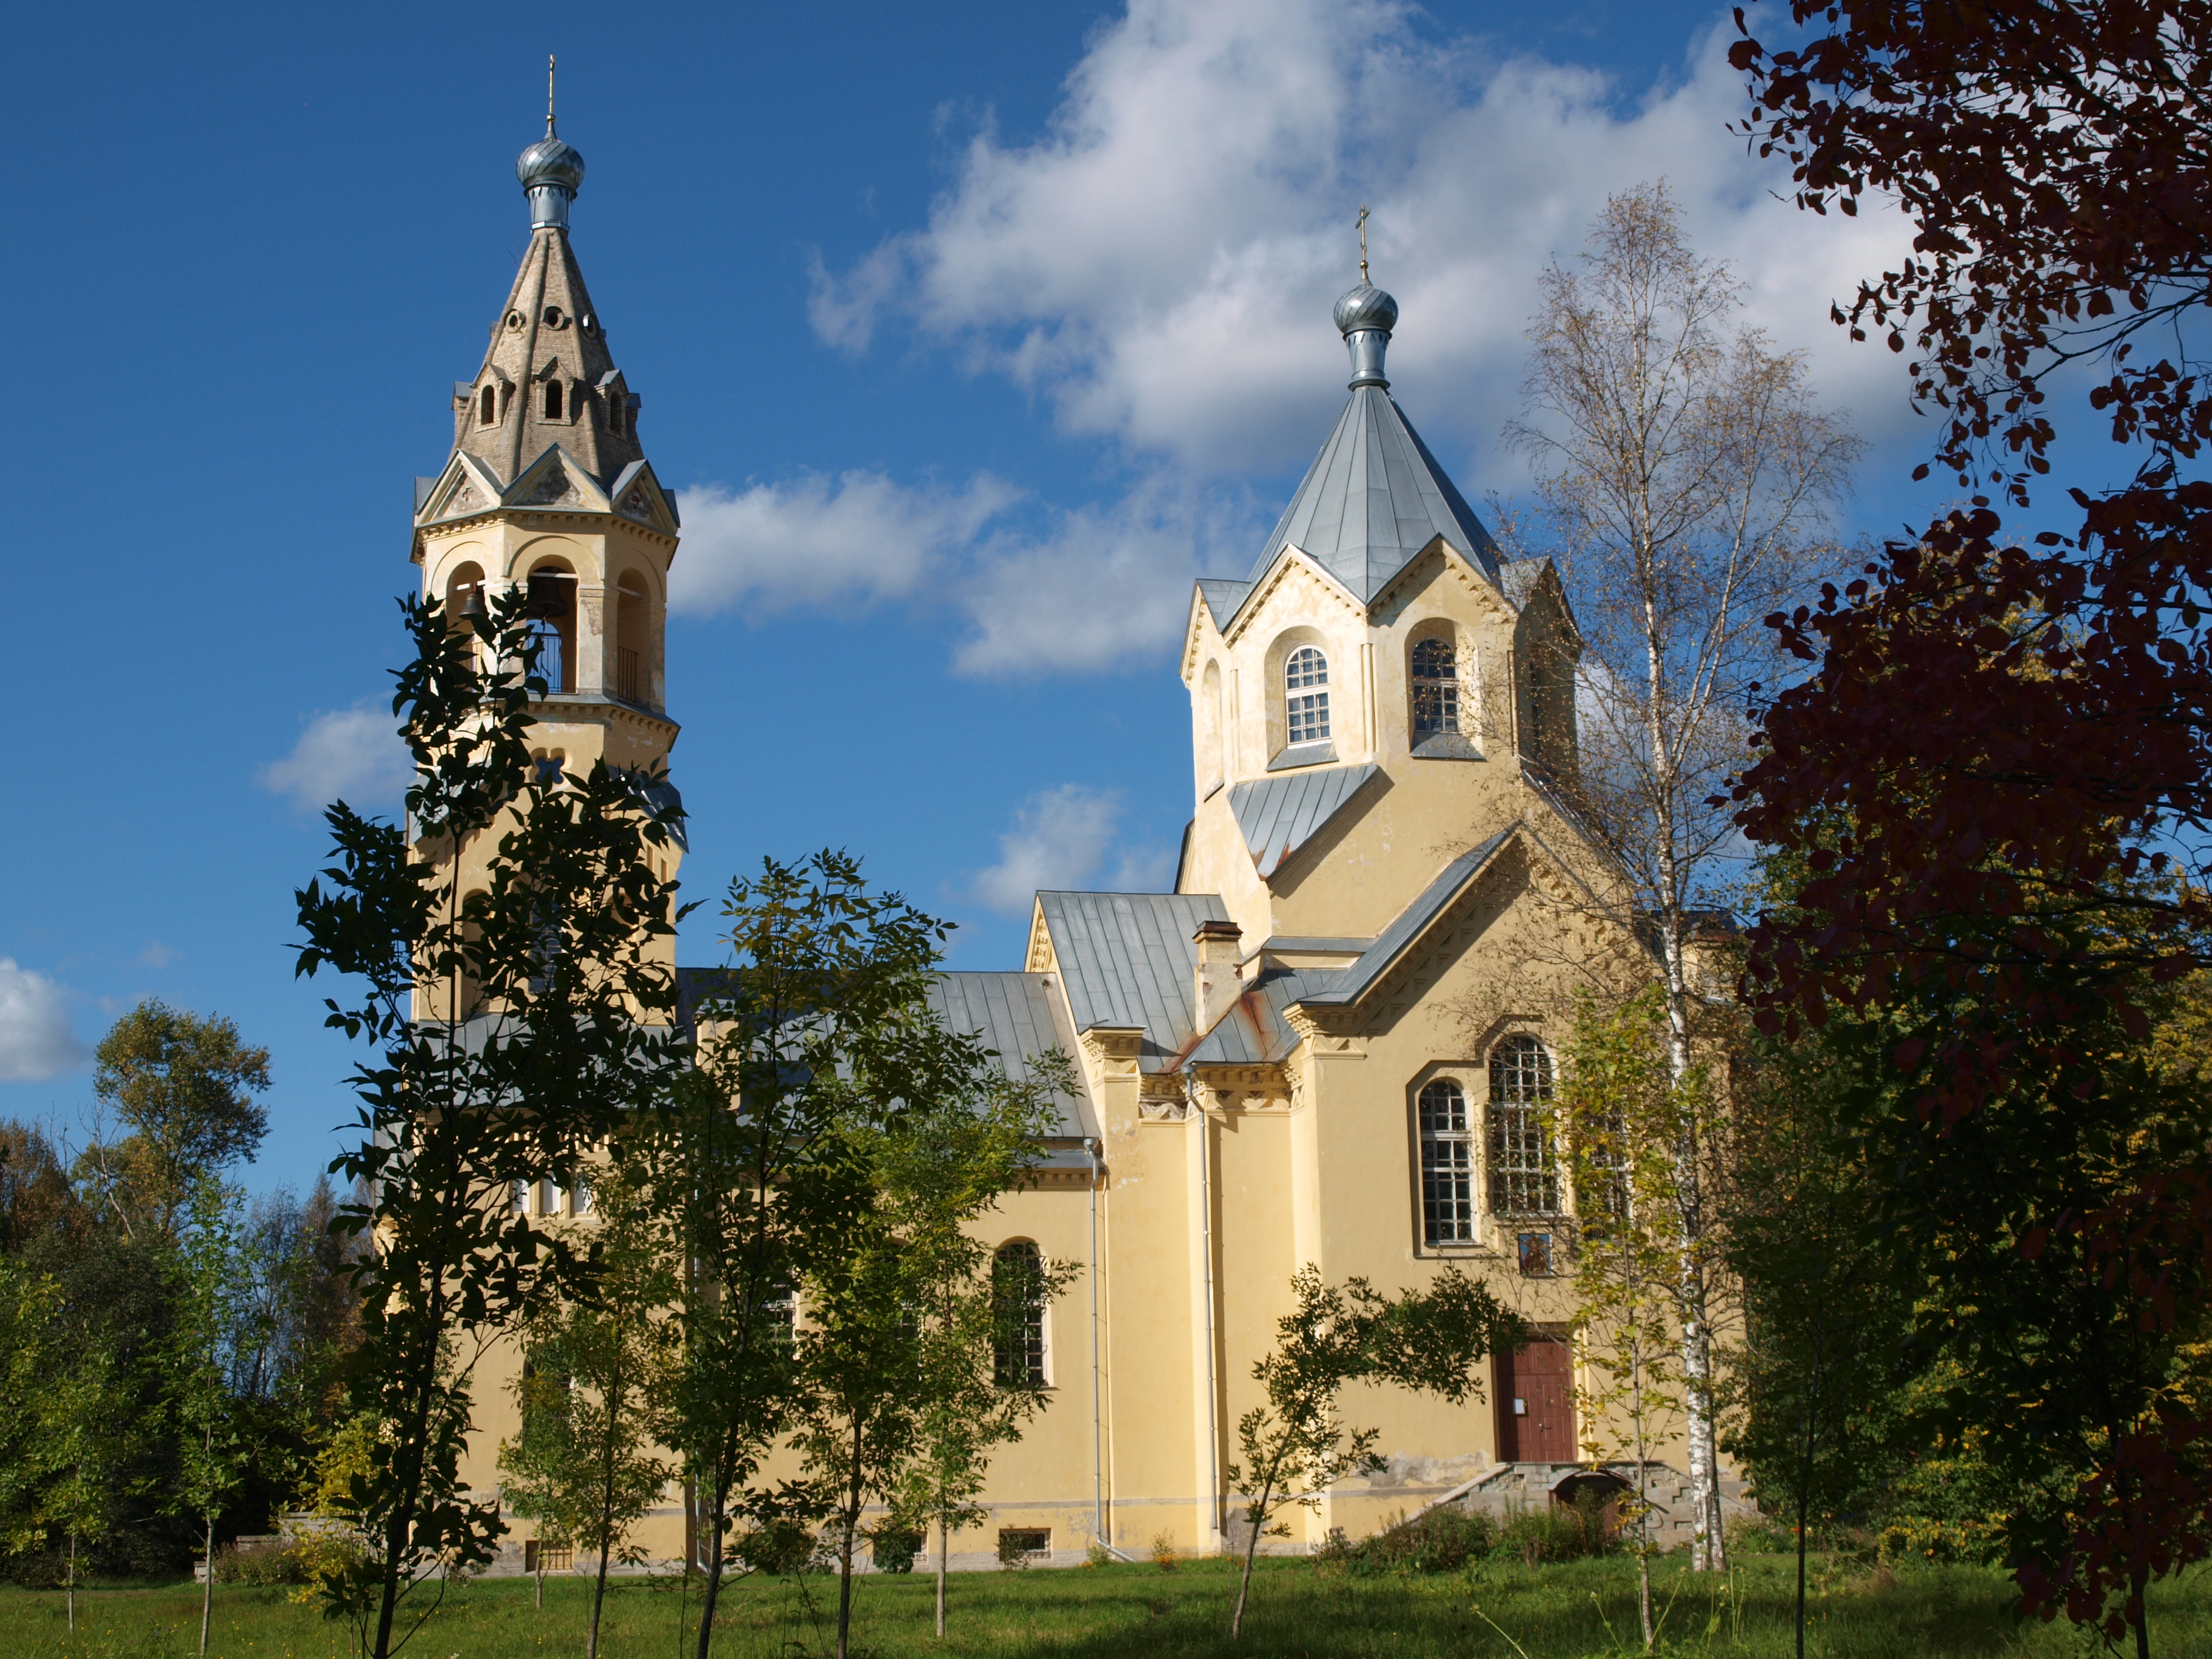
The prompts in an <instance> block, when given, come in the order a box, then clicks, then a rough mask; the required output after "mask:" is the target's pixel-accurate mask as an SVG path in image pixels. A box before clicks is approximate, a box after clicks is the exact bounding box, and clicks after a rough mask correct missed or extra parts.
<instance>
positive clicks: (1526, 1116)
mask: <svg viewBox="0 0 2212 1659" xmlns="http://www.w3.org/2000/svg"><path fill="white" fill-rule="evenodd" d="M1551 1111H1552V1056H1551V1055H1550V1054H1548V1053H1547V1052H1546V1050H1545V1048H1544V1045H1543V1044H1542V1043H1541V1042H1537V1041H1536V1039H1535V1038H1534V1037H1532V1036H1510V1037H1507V1038H1506V1039H1504V1041H1503V1042H1500V1043H1499V1044H1498V1046H1497V1047H1496V1048H1492V1050H1491V1051H1490V1212H1491V1214H1492V1215H1557V1214H1558V1213H1559V1160H1558V1158H1556V1157H1555V1156H1554V1155H1553V1150H1552V1128H1551V1124H1550V1121H1549V1119H1550V1116H1551Z"/></svg>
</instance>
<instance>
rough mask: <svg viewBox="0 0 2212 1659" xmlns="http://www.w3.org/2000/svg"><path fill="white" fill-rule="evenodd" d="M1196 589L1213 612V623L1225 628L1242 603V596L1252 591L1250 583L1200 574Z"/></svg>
mask: <svg viewBox="0 0 2212 1659" xmlns="http://www.w3.org/2000/svg"><path fill="white" fill-rule="evenodd" d="M1198 591H1199V593H1200V597H1202V598H1203V599H1205V600H1206V609H1207V610H1208V611H1212V613H1213V625H1214V626H1215V627H1216V628H1225V627H1227V626H1228V624H1229V619H1230V618H1231V617H1233V616H1235V615H1236V614H1237V606H1239V605H1243V603H1244V596H1245V595H1246V594H1247V593H1249V592H1251V591H1252V584H1251V583H1249V582H1240V581H1238V580H1235V579H1234V578H1233V577H1230V576H1200V578H1199V579H1198Z"/></svg>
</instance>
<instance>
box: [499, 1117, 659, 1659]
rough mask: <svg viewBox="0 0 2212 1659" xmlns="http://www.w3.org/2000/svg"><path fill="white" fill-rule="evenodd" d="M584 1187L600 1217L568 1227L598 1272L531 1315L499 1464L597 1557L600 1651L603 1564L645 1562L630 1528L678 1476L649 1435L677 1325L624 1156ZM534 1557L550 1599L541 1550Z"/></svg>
mask: <svg viewBox="0 0 2212 1659" xmlns="http://www.w3.org/2000/svg"><path fill="white" fill-rule="evenodd" d="M617 1144H618V1145H619V1143H617ZM580 1190H581V1189H580ZM588 1190H589V1191H590V1192H591V1194H592V1213H593V1214H594V1215H595V1216H596V1217H597V1220H596V1222H593V1223H585V1222H578V1223H576V1224H574V1226H573V1228H572V1231H574V1233H575V1234H577V1235H579V1236H584V1235H589V1236H590V1251H591V1262H592V1273H591V1274H590V1276H589V1278H588V1279H586V1281H585V1287H584V1288H583V1289H582V1290H580V1291H579V1292H578V1293H577V1294H576V1295H575V1296H574V1297H572V1298H570V1299H568V1300H564V1301H562V1302H561V1303H559V1304H555V1305H554V1306H553V1307H551V1308H550V1309H547V1310H544V1312H543V1313H542V1314H541V1315H540V1316H538V1318H536V1319H534V1320H532V1322H531V1325H530V1328H529V1333H528V1337H527V1342H528V1346H529V1350H530V1352H531V1353H532V1357H533V1363H532V1364H531V1365H530V1366H528V1367H526V1370H525V1371H524V1374H523V1376H521V1377H520V1378H519V1379H518V1380H517V1383H516V1385H515V1388H516V1395H517V1399H518V1401H519V1403H520V1406H521V1407H522V1434H521V1437H520V1439H518V1440H515V1441H513V1442H509V1443H507V1444H504V1445H502V1446H501V1448H500V1455H499V1463H500V1468H501V1473H502V1474H505V1475H506V1476H507V1480H505V1481H504V1482H503V1483H502V1485H503V1487H504V1489H505V1491H506V1492H507V1495H508V1500H509V1504H510V1506H511V1507H512V1508H513V1510H514V1512H515V1513H516V1514H517V1515H519V1516H522V1517H523V1518H525V1519H526V1520H537V1521H538V1522H542V1523H543V1524H542V1526H541V1528H540V1533H539V1536H540V1537H541V1539H549V1540H552V1541H558V1542H561V1543H564V1544H569V1545H574V1546H575V1547H580V1548H583V1549H588V1550H591V1551H592V1552H593V1553H595V1554H597V1555H598V1557H599V1571H598V1574H597V1576H596V1577H595V1578H594V1580H593V1583H592V1624H591V1632H590V1636H589V1638H588V1639H587V1641H586V1647H585V1651H586V1655H587V1656H588V1659H599V1621H600V1615H601V1613H602V1611H603V1610H604V1608H605V1602H606V1593H607V1568H608V1565H609V1564H610V1562H611V1561H622V1562H624V1563H635V1562H637V1561H641V1560H642V1559H644V1553H643V1551H642V1549H641V1547H639V1546H636V1545H635V1544H633V1543H631V1542H630V1541H629V1530H630V1528H632V1527H634V1526H635V1525H636V1524H637V1522H639V1521H641V1520H642V1519H643V1518H644V1517H645V1516H647V1514H648V1513H650V1512H651V1510H652V1509H653V1505H654V1504H657V1503H658V1502H659V1498H660V1494H661V1492H662V1490H663V1489H664V1488H665V1486H667V1484H668V1480H669V1477H670V1476H671V1474H673V1473H674V1471H673V1470H672V1469H671V1468H670V1466H669V1465H668V1464H667V1463H666V1462H665V1461H664V1460H663V1459H661V1458H660V1457H659V1456H657V1455H654V1451H653V1441H652V1430H653V1408H654V1401H656V1400H657V1399H658V1398H659V1396H660V1395H661V1394H662V1393H663V1391H664V1389H665V1377H666V1374H667V1372H668V1370H669V1368H670V1365H671V1361H672V1356H671V1352H670V1349H671V1335H672V1328H671V1326H670V1325H669V1324H668V1323H667V1322H665V1321H663V1320H661V1319H660V1318H659V1317H658V1316H657V1315H658V1312H659V1310H661V1309H663V1308H665V1306H666V1305H667V1304H668V1302H669V1300H670V1298H671V1293H672V1285H671V1283H670V1282H669V1281H670V1280H671V1278H672V1274H671V1273H670V1271H669V1269H668V1267H667V1264H666V1263H665V1261H664V1260H663V1259H662V1258H661V1257H660V1256H659V1254H658V1253H657V1252H656V1251H655V1249H654V1248H653V1233H652V1229H651V1227H650V1225H649V1224H648V1222H647V1218H646V1216H645V1214H644V1212H643V1197H642V1194H641V1193H640V1191H639V1189H638V1188H637V1187H636V1186H635V1184H634V1183H633V1182H631V1181H630V1180H629V1179H628V1178H627V1176H625V1175H624V1174H623V1171H622V1170H621V1166H620V1164H619V1163H617V1165H616V1166H615V1167H614V1168H613V1169H611V1170H605V1169H602V1170H595V1171H594V1173H593V1176H592V1184H591V1186H590V1188H588ZM538 1560H539V1564H540V1565H539V1570H538V1601H539V1605H540V1606H543V1605H544V1582H545V1578H544V1565H543V1564H544V1553H543V1550H542V1549H541V1551H540V1553H539V1556H538Z"/></svg>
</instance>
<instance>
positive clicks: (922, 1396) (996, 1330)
mask: <svg viewBox="0 0 2212 1659" xmlns="http://www.w3.org/2000/svg"><path fill="white" fill-rule="evenodd" d="M1030 1079H1031V1084H1030V1087H1031V1088H1032V1089H1034V1090H1035V1091H1036V1092H1035V1093H1033V1094H1031V1095H1030V1100H1031V1101H1033V1102H1034V1103H1035V1106H1036V1109H1037V1110H1038V1111H1039V1112H1040V1113H1042V1112H1043V1111H1044V1110H1046V1109H1047V1105H1046V1103H1047V1102H1048V1099H1049V1096H1050V1094H1051V1093H1052V1092H1053V1091H1060V1092H1063V1093H1072V1092H1073V1089H1074V1086H1075V1085H1074V1079H1073V1072H1072V1070H1071V1068H1070V1067H1069V1065H1068V1062H1067V1060H1066V1056H1064V1055H1062V1054H1059V1053H1057V1052H1054V1053H1051V1054H1043V1055H1038V1056H1034V1057H1032V1058H1031V1060H1030ZM1024 1092H1025V1091H1024ZM1009 1108H1012V1110H1011V1111H1010V1110H1009ZM1022 1109H1024V1103H1023V1101H1022V1100H1021V1098H1020V1094H1019V1093H1017V1095H1016V1097H1013V1098H1011V1099H1002V1100H1001V1101H1000V1103H999V1106H998V1108H997V1109H995V1110H994V1111H991V1112H988V1113H984V1114H979V1115H972V1116H970V1117H969V1118H966V1119H964V1120H963V1119H960V1118H951V1119H947V1120H945V1121H943V1122H942V1123H941V1124H940V1125H939V1126H938V1128H937V1133H938V1134H939V1136H949V1137H950V1138H951V1139H955V1140H956V1141H957V1142H958V1143H959V1146H958V1147H957V1150H954V1151H952V1152H950V1153H948V1154H944V1155H941V1156H942V1157H943V1161H944V1164H945V1168H946V1169H947V1170H961V1169H963V1168H964V1169H969V1170H976V1169H981V1170H985V1171H989V1170H993V1169H994V1168H996V1167H1000V1164H999V1161H1000V1160H1009V1161H1010V1160H1012V1158H1014V1157H1015V1155H1016V1151H1017V1148H1018V1146H1019V1136H1018V1118H1019V1115H1020V1113H1021V1111H1022ZM915 1150H916V1151H919V1152H925V1153H927V1152H928V1148H927V1143H921V1144H920V1145H918V1146H916V1148H915ZM931 1155H932V1156H939V1155H937V1154H931ZM1068 1276H1069V1270H1068V1269H1066V1268H1064V1267H1060V1266H1058V1265H1057V1264H1054V1263H1051V1262H1048V1261H1046V1260H1045V1259H1044V1257H1043V1255H1042V1253H1039V1252H1036V1251H1034V1250H1027V1249H1019V1248H1015V1249H1008V1250H1005V1251H1000V1252H995V1253H994V1252H992V1251H990V1250H988V1249H987V1248H986V1247H985V1246H984V1245H983V1244H982V1243H981V1241H979V1240H978V1239H976V1238H975V1236H974V1235H973V1233H972V1232H970V1231H968V1230H967V1229H965V1228H962V1229H959V1230H957V1231H955V1232H953V1233H951V1234H948V1235H946V1236H945V1237H944V1238H943V1239H942V1241H941V1242H940V1243H939V1248H937V1249H934V1250H933V1251H931V1252H929V1253H928V1254H927V1256H926V1257H924V1258H923V1259H921V1260H920V1261H917V1262H916V1264H915V1279H916V1282H917V1285H918V1287H919V1288H918V1295H917V1296H916V1298H915V1309H916V1317H917V1322H918V1326H919V1331H918V1335H919V1340H920V1343H921V1357H920V1361H919V1364H920V1370H921V1386H920V1389H919V1390H918V1392H917V1396H916V1410H915V1422H914V1428H913V1455H912V1458H911V1461H910V1462H908V1465H907V1468H906V1470H905V1473H904V1474H903V1476H902V1478H901V1480H900V1481H899V1484H898V1490H897V1493H896V1497H895V1498H894V1499H893V1502H892V1504H891V1516H892V1518H891V1522H890V1524H891V1525H893V1526H895V1527H897V1528H901V1529H902V1530H903V1531H905V1532H907V1533H908V1534H910V1535H914V1534H919V1535H924V1536H926V1535H927V1534H928V1533H929V1532H930V1531H931V1530H934V1531H935V1532H936V1534H937V1585H936V1601H937V1633H938V1634H939V1636H943V1635H944V1634H945V1588H946V1586H945V1580H946V1577H947V1575H948V1571H949V1569H950V1566H951V1535H952V1534H953V1533H954V1532H956V1531H957V1530H959V1529H960V1528H963V1527H972V1526H978V1525H981V1523H982V1522H984V1521H985V1520H987V1518H988V1516H989V1515H990V1510H989V1509H988V1508H987V1506H986V1505H984V1504H981V1503H980V1502H978V1501H977V1500H978V1499H979V1498H981V1495H982V1492H983V1487H984V1485H985V1483H986V1481H987V1480H988V1478H989V1475H990V1468H991V1454H992V1452H993V1450H994V1449H995V1448H997V1447H999V1446H1001V1445H1004V1444H1006V1443H1008V1442H1010V1441H1014V1440H1018V1439H1019V1438H1021V1431H1022V1425H1023V1424H1024V1423H1025V1422H1026V1421H1028V1419H1030V1417H1032V1416H1034V1415H1035V1414H1036V1413H1037V1412H1039V1411H1041V1410H1042V1409H1043V1408H1044V1406H1045V1403H1046V1401H1047V1400H1048V1398H1049V1395H1048V1391H1047V1389H1046V1386H1045V1377H1044V1375H1043V1373H1042V1370H1039V1369H1038V1368H1036V1366H1034V1365H1032V1364H1030V1340H1029V1339H1030V1331H1031V1330H1032V1328H1034V1326H1035V1324H1036V1320H1037V1319H1038V1318H1039V1317H1040V1316H1041V1313H1042V1309H1043V1308H1044V1307H1045V1306H1046V1304H1048V1303H1049V1302H1050V1301H1051V1300H1052V1299H1053V1298H1054V1297H1056V1296H1058V1295H1059V1294H1060V1290H1061V1289H1062V1287H1063V1286H1064V1285H1065V1284H1066V1279H1067V1278H1068Z"/></svg>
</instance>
